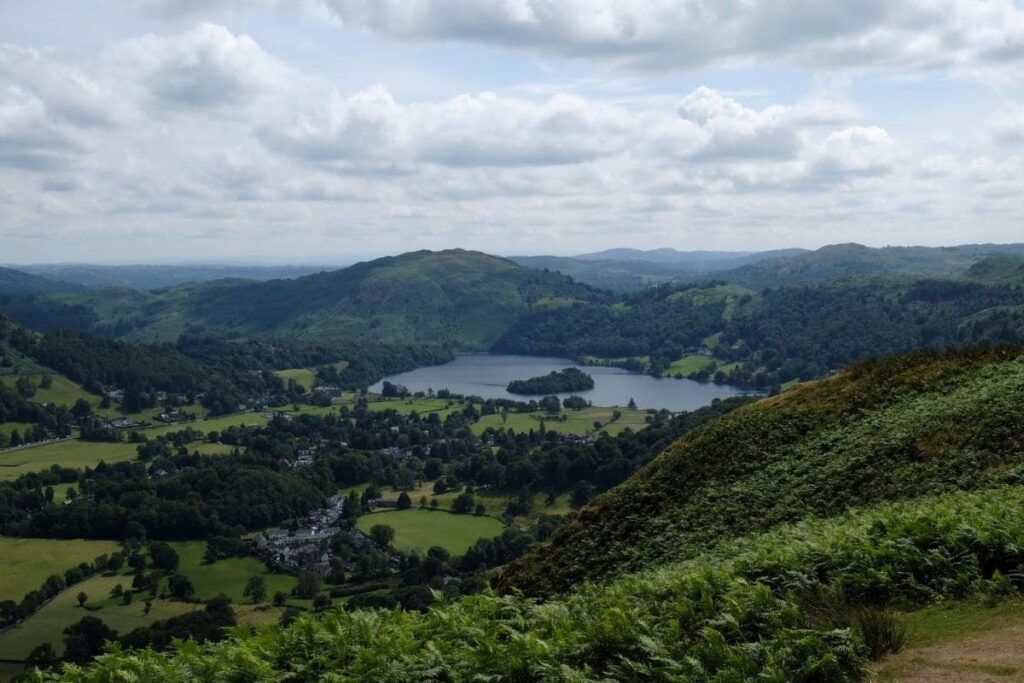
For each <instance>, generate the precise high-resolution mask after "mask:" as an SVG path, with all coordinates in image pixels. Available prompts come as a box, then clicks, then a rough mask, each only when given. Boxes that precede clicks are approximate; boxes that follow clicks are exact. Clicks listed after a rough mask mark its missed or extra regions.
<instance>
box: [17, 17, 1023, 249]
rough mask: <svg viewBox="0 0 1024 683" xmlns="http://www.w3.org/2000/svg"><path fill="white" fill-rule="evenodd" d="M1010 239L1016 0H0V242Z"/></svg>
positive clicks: (220, 245)
mask: <svg viewBox="0 0 1024 683" xmlns="http://www.w3.org/2000/svg"><path fill="white" fill-rule="evenodd" d="M839 242H859V243H862V244H868V245H871V246H884V245H892V244H899V245H908V244H920V245H949V244H961V243H975V242H1024V0H858V1H857V2H851V1H850V0H674V1H668V0H404V1H402V0H116V1H114V0H110V1H99V0H96V1H93V0H45V2H43V1H40V0H0V262H3V263H43V262H65V261H74V262H96V263H174V262H261V263H300V262H301V263H343V262H351V261H352V260H355V259H357V258H362V257H367V256H376V255H381V254H393V253H401V252H405V251H410V250H414V249H441V248H450V247H463V248H468V249H479V250H482V251H487V252H490V253H497V254H507V255H511V254H575V253H581V252H590V251H594V250H597V249H603V248H611V247H623V246H629V247H637V248H656V247H673V248H676V249H680V250H690V249H723V250H738V251H749V250H759V249H772V248H782V247H794V246H799V247H807V248H816V247H819V246H822V245H825V244H833V243H839Z"/></svg>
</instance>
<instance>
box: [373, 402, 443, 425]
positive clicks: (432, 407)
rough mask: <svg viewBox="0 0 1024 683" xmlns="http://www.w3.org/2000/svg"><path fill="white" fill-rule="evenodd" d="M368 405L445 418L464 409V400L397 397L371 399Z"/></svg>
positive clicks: (377, 409) (404, 412)
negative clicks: (435, 414)
mask: <svg viewBox="0 0 1024 683" xmlns="http://www.w3.org/2000/svg"><path fill="white" fill-rule="evenodd" d="M366 407H367V408H369V409H370V410H376V411H383V410H394V411H395V412H397V413H401V414H402V415H408V414H409V413H412V412H416V413H419V414H420V415H427V414H428V413H437V414H438V416H439V417H440V418H441V419H442V420H443V419H444V418H446V417H448V416H449V415H450V414H452V413H454V412H456V411H459V410H462V401H453V400H448V399H444V398H396V399H380V400H377V401H369V402H368V403H367V404H366Z"/></svg>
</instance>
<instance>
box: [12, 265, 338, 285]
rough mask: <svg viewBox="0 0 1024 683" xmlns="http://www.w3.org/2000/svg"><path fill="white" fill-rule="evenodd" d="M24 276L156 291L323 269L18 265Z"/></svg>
mask: <svg viewBox="0 0 1024 683" xmlns="http://www.w3.org/2000/svg"><path fill="white" fill-rule="evenodd" d="M20 269H21V270H22V271H23V272H25V273H30V274H32V275H38V276H41V277H44V278H49V279H51V280H60V281H62V282H69V283H73V284H76V285H79V286H81V287H86V288H89V289H103V288H106V287H131V288H134V289H159V288H161V287H175V286H177V285H182V284H186V283H190V282H208V281H210V280H222V279H225V278H237V279H245V280H273V279H277V278H293V277H301V276H303V275H311V274H312V273H316V272H319V271H321V270H324V269H323V268H322V267H317V266H243V265H221V264H209V265H170V266H150V265H128V266H106V265H96V264H88V263H54V264H38V265H30V266H20Z"/></svg>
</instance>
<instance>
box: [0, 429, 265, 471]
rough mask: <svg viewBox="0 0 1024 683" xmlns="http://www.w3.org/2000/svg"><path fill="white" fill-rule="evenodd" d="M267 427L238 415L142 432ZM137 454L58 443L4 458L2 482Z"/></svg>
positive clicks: (215, 450)
mask: <svg viewBox="0 0 1024 683" xmlns="http://www.w3.org/2000/svg"><path fill="white" fill-rule="evenodd" d="M266 423H267V418H266V416H265V415H263V414H262V413H236V414H233V415H223V416H221V417H214V418H210V419H206V420H196V421H195V422H178V423H175V424H170V425H161V426H159V427H150V428H148V429H142V430H139V431H141V432H142V433H143V434H145V435H146V436H147V437H149V438H151V439H152V438H156V437H157V436H160V435H161V434H169V433H171V432H177V431H181V430H183V429H185V427H192V428H193V429H198V430H199V431H202V432H206V433H209V432H211V431H222V430H224V429H226V428H228V427H237V426H242V425H248V426H257V425H265V424H266ZM189 449H190V450H198V451H199V452H200V453H208V454H210V455H221V454H224V453H230V452H231V450H230V448H227V449H225V448H224V447H223V446H220V445H218V444H199V443H195V444H193V445H191V446H190V447H189ZM137 454H138V450H137V444H132V443H105V442H96V441H80V440H78V439H69V440H66V441H58V442H55V443H48V444H45V445H42V446H34V447H32V448H24V449H21V450H17V451H11V452H9V453H5V454H3V455H0V481H10V480H13V479H16V478H18V477H20V476H21V475H23V474H27V473H29V472H39V471H41V470H45V469H49V468H50V467H51V466H52V465H60V466H61V467H71V468H76V469H81V468H85V467H95V466H96V465H98V464H99V463H100V461H105V462H123V461H126V460H134V459H135V457H136V455H137Z"/></svg>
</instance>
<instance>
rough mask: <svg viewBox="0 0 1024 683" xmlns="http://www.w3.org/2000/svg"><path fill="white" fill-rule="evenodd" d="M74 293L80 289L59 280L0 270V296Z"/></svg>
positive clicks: (11, 269) (10, 270)
mask: <svg viewBox="0 0 1024 683" xmlns="http://www.w3.org/2000/svg"><path fill="white" fill-rule="evenodd" d="M76 291H81V287H77V286H75V285H73V284H70V283H68V282H63V281H61V280H59V279H52V278H48V277H41V276H39V275H32V274H30V273H25V272H23V271H20V270H15V269H13V268H0V296H3V295H8V294H15V295H18V294H37V293H39V292H76Z"/></svg>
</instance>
